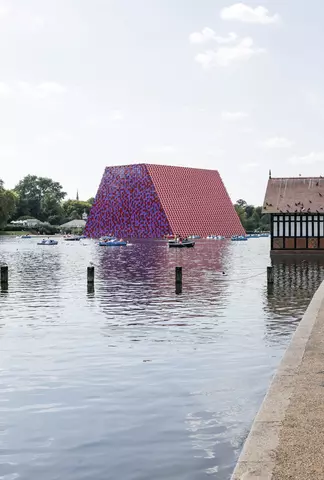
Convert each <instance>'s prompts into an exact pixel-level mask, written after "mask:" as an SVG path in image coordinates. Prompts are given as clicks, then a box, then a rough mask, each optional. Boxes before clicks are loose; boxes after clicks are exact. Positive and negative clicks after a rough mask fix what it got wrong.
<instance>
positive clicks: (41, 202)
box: [0, 175, 270, 232]
mask: <svg viewBox="0 0 324 480" xmlns="http://www.w3.org/2000/svg"><path fill="white" fill-rule="evenodd" d="M65 197H66V192H64V191H63V187H62V185H61V184H60V183H59V182H54V181H53V180H52V179H51V178H46V177H37V176H36V175H27V176H26V177H24V178H23V179H22V180H20V182H18V184H17V185H16V186H15V188H14V189H13V190H6V189H5V188H4V183H3V181H2V180H1V179H0V229H3V228H4V227H5V226H6V224H7V223H8V222H10V221H12V220H25V219H27V218H37V220H40V221H42V222H48V223H49V224H50V225H62V224H63V223H66V222H68V221H70V220H75V219H81V218H82V214H83V213H84V212H85V213H87V214H89V211H90V209H91V206H92V204H93V202H94V198H93V197H92V198H89V199H88V200H86V201H82V200H79V199H76V200H71V199H69V200H64V199H65ZM234 207H235V210H236V212H237V214H238V216H239V217H240V220H241V223H242V225H243V227H244V228H245V230H246V231H247V232H255V231H265V230H269V228H270V222H269V215H268V214H262V212H261V210H262V207H255V206H253V205H248V204H247V202H246V201H245V200H243V199H239V200H237V202H236V203H235V204H234Z"/></svg>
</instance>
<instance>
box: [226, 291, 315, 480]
mask: <svg viewBox="0 0 324 480" xmlns="http://www.w3.org/2000/svg"><path fill="white" fill-rule="evenodd" d="M256 479H259V480H288V479H290V480H320V479H323V480H324V282H323V283H322V284H321V286H320V287H319V289H318V290H317V292H316V293H315V295H314V297H313V299H312V301H311V303H310V305H309V307H308V309H307V311H306V312H305V315H304V317H303V319H302V321H301V322H300V324H299V326H298V328H297V330H296V332H295V334H294V336H293V338H292V341H291V343H290V345H289V347H288V349H287V351H286V353H285V355H284V358H283V359H282V361H281V364H280V366H279V369H278V371H277V374H276V375H275V377H274V379H273V381H272V384H271V386H270V388H269V391H268V393H267V395H266V397H265V399H264V401H263V404H262V406H261V408H260V410H259V413H258V414H257V416H256V418H255V421H254V423H253V425H252V429H251V432H250V434H249V436H248V438H247V440H246V442H245V444H244V447H243V450H242V453H241V456H240V458H239V461H238V464H237V466H236V468H235V470H234V473H233V476H232V480H256Z"/></svg>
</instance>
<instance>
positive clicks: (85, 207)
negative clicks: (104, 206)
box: [63, 200, 91, 220]
mask: <svg viewBox="0 0 324 480" xmlns="http://www.w3.org/2000/svg"><path fill="white" fill-rule="evenodd" d="M90 209H91V204H90V203H89V202H83V201H81V200H67V201H66V202H64V203H63V210H64V213H65V216H66V217H67V218H68V219H69V220H75V219H81V218H82V214H83V213H84V212H85V213H87V214H89V212H90Z"/></svg>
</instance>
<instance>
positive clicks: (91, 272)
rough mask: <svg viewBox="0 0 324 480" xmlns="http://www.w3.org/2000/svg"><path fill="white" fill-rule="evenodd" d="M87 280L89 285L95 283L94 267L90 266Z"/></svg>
mask: <svg viewBox="0 0 324 480" xmlns="http://www.w3.org/2000/svg"><path fill="white" fill-rule="evenodd" d="M87 281H88V285H93V284H94V267H92V266H90V267H88V270H87Z"/></svg>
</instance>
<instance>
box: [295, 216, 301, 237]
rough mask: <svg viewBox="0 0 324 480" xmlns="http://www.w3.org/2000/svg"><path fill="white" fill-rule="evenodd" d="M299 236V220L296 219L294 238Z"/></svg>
mask: <svg viewBox="0 0 324 480" xmlns="http://www.w3.org/2000/svg"><path fill="white" fill-rule="evenodd" d="M300 236H301V233H300V219H299V218H297V219H296V237H300Z"/></svg>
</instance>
